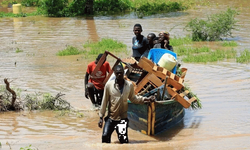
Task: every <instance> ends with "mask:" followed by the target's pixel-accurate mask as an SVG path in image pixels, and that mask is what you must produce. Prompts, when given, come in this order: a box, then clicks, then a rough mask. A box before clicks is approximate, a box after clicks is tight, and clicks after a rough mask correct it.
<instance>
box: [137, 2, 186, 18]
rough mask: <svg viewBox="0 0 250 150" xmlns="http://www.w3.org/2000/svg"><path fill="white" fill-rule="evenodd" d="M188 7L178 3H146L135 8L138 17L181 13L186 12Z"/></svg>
mask: <svg viewBox="0 0 250 150" xmlns="http://www.w3.org/2000/svg"><path fill="white" fill-rule="evenodd" d="M185 9H187V7H184V6H183V5H182V3H178V2H168V3H166V2H163V3H156V2H154V3H148V2H147V3H145V4H143V5H141V6H139V7H138V8H134V10H135V12H136V14H137V15H138V16H145V15H153V14H156V13H159V12H171V11H181V10H185Z"/></svg>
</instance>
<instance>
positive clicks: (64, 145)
mask: <svg viewBox="0 0 250 150" xmlns="http://www.w3.org/2000/svg"><path fill="white" fill-rule="evenodd" d="M211 3H212V4H213V3H215V4H216V3H218V6H216V5H214V6H213V7H204V6H200V7H198V9H196V10H189V11H187V12H176V13H169V14H167V15H166V16H164V15H160V16H150V17H146V18H144V19H137V18H134V17H131V16H129V15H128V16H123V17H115V18H114V17H94V18H92V19H90V18H88V19H86V18H47V17H27V18H0V26H1V28H0V41H1V44H0V60H1V63H0V80H2V83H1V84H3V79H4V78H9V79H10V80H13V81H12V82H11V85H12V86H14V87H18V88H21V89H23V90H27V91H25V93H34V92H38V91H41V92H50V93H52V94H56V93H58V92H62V93H64V94H66V95H65V99H67V100H68V101H69V102H70V103H71V104H72V105H73V106H75V107H76V108H79V109H83V110H84V117H83V118H76V117H58V116H57V114H55V113H52V112H19V113H13V112H8V113H2V114H0V142H1V143H2V145H3V149H8V148H9V147H8V146H7V145H6V144H5V143H6V142H8V143H10V144H11V146H12V148H14V149H19V148H20V147H24V146H27V145H29V144H32V145H33V146H35V147H37V148H39V149H51V150H52V149H65V150H66V149H83V148H84V149H85V148H88V149H121V148H122V149H141V148H143V149H156V148H160V149H248V147H249V146H250V145H249V140H250V132H249V131H250V123H249V122H250V120H249V118H250V111H249V110H250V100H249V96H250V94H249V85H250V67H249V65H248V64H238V63H235V60H229V61H223V62H218V63H207V64H192V63H183V64H182V66H183V67H186V68H188V72H187V76H186V77H185V83H187V84H188V85H189V86H190V87H191V89H192V91H193V92H194V93H196V94H197V96H198V97H199V98H200V99H201V101H202V104H203V109H201V110H198V111H190V110H186V115H185V118H184V121H183V122H182V123H180V124H179V125H178V126H176V127H175V128H173V129H172V130H170V131H166V132H164V133H162V134H160V135H157V136H153V137H149V136H146V135H143V134H141V133H139V132H137V131H133V130H130V129H129V137H130V142H131V144H124V145H120V144H117V137H116V134H115V133H114V134H113V137H112V141H113V142H114V143H113V144H111V145H106V144H101V133H102V130H101V129H99V128H98V127H97V122H98V116H97V112H94V111H86V110H90V107H91V103H90V101H89V100H87V99H85V98H84V89H83V80H84V75H85V71H86V64H87V63H89V62H90V61H92V60H94V58H87V57H86V56H65V57H57V56H56V55H55V54H56V52H58V51H59V50H62V49H64V48H65V47H66V45H74V46H77V47H82V44H83V43H85V42H86V41H88V40H99V38H103V37H111V38H114V39H117V40H119V41H122V42H123V43H125V44H126V45H128V51H129V52H130V50H131V45H132V44H131V39H132V37H133V36H134V35H133V32H132V28H133V25H134V24H135V23H141V24H142V26H143V32H142V33H143V34H144V35H147V34H148V33H150V32H155V33H157V32H160V31H161V30H170V29H171V31H170V33H171V36H185V35H186V34H187V33H186V32H185V31H183V28H184V26H185V24H186V23H187V22H188V21H189V20H190V19H191V18H194V17H204V18H205V17H206V15H207V14H210V13H213V12H214V13H215V12H219V11H220V10H224V8H226V7H225V6H228V5H231V6H237V7H240V9H241V14H240V15H239V16H237V19H238V20H239V23H238V24H239V25H240V27H239V30H238V31H234V32H233V34H234V35H235V36H236V38H237V39H239V40H238V41H237V42H238V43H239V44H240V45H239V46H238V47H237V48H236V49H237V50H238V51H239V52H240V51H242V50H244V49H246V48H248V49H249V47H250V44H249V40H250V35H249V33H248V32H246V31H248V29H249V28H250V20H249V19H248V18H249V17H250V14H249V12H250V11H249V7H248V6H249V2H248V1H244V0H241V1H235V0H227V1H225V0H220V1H218V0H217V1H216V0H214V1H211ZM0 9H2V8H0ZM17 48H19V49H21V50H23V52H21V53H16V52H15V51H16V49H17ZM119 57H124V56H123V55H122V54H121V56H119ZM77 60H78V61H77ZM15 62H16V63H17V65H16V66H15V65H14V64H15Z"/></svg>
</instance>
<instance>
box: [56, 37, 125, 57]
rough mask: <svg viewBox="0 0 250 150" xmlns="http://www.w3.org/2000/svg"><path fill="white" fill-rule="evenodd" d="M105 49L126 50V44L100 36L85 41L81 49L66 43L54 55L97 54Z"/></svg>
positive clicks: (112, 50) (113, 50)
mask: <svg viewBox="0 0 250 150" xmlns="http://www.w3.org/2000/svg"><path fill="white" fill-rule="evenodd" d="M105 51H110V52H115V53H116V52H127V45H126V44H123V43H122V42H119V41H117V40H113V39H111V38H102V39H101V40H100V41H98V42H90V41H88V42H86V43H85V44H83V49H78V48H76V47H74V46H70V45H68V46H67V47H66V49H64V50H60V51H59V52H57V54H56V55H58V56H66V55H79V54H87V55H95V56H96V55H97V54H100V53H104V52H105Z"/></svg>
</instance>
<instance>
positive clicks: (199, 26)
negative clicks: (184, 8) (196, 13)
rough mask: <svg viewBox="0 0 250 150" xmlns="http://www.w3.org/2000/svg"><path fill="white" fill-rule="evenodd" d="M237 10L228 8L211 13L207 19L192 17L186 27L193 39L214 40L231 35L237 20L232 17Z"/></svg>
mask: <svg viewBox="0 0 250 150" xmlns="http://www.w3.org/2000/svg"><path fill="white" fill-rule="evenodd" d="M236 15H238V11H236V10H233V9H231V8H228V9H227V10H226V11H224V12H220V13H218V14H213V15H211V16H210V17H208V19H207V20H202V19H198V18H195V19H192V20H191V21H190V22H189V23H188V24H187V25H186V29H187V30H188V31H191V32H192V39H193V40H194V41H215V40H220V39H221V38H222V37H227V36H232V32H231V30H233V29H235V26H236V23H237V21H236V20H235V19H234V17H235V16H236Z"/></svg>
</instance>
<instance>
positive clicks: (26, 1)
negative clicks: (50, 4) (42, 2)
mask: <svg viewBox="0 0 250 150" xmlns="http://www.w3.org/2000/svg"><path fill="white" fill-rule="evenodd" d="M21 4H22V5H23V6H26V7H32V6H38V5H39V0H22V2H21Z"/></svg>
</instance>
